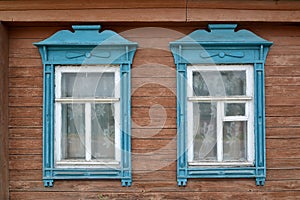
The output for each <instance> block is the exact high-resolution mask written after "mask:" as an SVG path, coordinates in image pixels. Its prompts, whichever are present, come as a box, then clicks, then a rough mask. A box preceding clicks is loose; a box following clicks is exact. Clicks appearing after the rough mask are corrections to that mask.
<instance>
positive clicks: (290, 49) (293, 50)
mask: <svg viewBox="0 0 300 200" xmlns="http://www.w3.org/2000/svg"><path fill="white" fill-rule="evenodd" d="M283 29H284V28H283ZM283 49H284V50H283ZM299 50H300V46H293V45H291V44H286V45H285V44H284V45H283V44H282V45H277V44H273V45H272V46H271V48H270V54H269V55H298V52H299Z"/></svg>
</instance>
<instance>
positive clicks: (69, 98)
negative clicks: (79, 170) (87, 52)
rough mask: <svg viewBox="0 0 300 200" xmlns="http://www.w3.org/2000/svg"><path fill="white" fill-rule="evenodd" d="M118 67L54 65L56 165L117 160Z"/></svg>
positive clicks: (118, 133)
mask: <svg viewBox="0 0 300 200" xmlns="http://www.w3.org/2000/svg"><path fill="white" fill-rule="evenodd" d="M119 76H120V75H119V68H118V67H117V66H83V67H72V66H56V67H55V97H56V98H55V161H56V163H55V164H56V166H57V167H70V166H72V167H88V168H89V167H101V165H103V164H105V165H116V166H119V163H120V153H121V152H120V149H121V148H120V129H119V128H120V124H119V122H120V90H119V84H120V83H119V81H120V80H119Z"/></svg>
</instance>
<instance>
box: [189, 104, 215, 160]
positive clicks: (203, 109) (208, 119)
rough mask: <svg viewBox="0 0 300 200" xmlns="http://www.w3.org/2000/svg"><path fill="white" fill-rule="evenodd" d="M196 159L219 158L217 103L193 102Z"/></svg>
mask: <svg viewBox="0 0 300 200" xmlns="http://www.w3.org/2000/svg"><path fill="white" fill-rule="evenodd" d="M193 110H194V114H193V115H194V117H193V119H194V127H193V132H194V160H200V161H216V160H217V120H216V119H217V104H216V103H193Z"/></svg>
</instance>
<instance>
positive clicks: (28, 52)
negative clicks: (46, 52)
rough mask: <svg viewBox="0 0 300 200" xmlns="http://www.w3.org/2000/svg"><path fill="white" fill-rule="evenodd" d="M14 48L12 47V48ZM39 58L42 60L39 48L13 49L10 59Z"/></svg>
mask: <svg viewBox="0 0 300 200" xmlns="http://www.w3.org/2000/svg"><path fill="white" fill-rule="evenodd" d="M11 48H12V47H11ZM22 57H23V58H24V57H26V58H38V59H41V56H40V53H39V52H38V48H12V50H11V51H10V52H9V58H22Z"/></svg>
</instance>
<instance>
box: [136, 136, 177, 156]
mask: <svg viewBox="0 0 300 200" xmlns="http://www.w3.org/2000/svg"><path fill="white" fill-rule="evenodd" d="M132 149H147V150H153V151H156V152H157V154H159V152H160V151H164V150H169V149H171V150H172V149H176V138H174V139H148V138H139V139H138V138H135V139H133V140H132Z"/></svg>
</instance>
